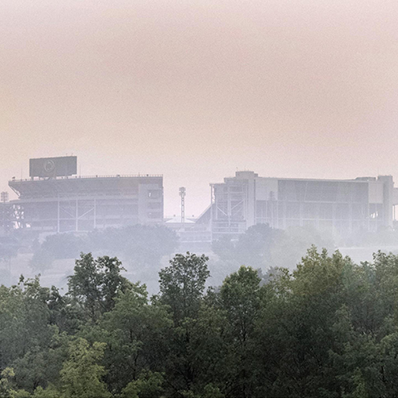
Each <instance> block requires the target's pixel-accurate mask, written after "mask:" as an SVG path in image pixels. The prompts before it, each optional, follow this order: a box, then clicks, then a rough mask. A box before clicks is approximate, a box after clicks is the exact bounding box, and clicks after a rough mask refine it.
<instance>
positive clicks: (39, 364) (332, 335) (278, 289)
mask: <svg viewBox="0 0 398 398" xmlns="http://www.w3.org/2000/svg"><path fill="white" fill-rule="evenodd" d="M263 232H264V231H263ZM252 233H253V234H254V235H256V234H257V233H259V231H258V230H253V231H252ZM254 240H255V239H254ZM253 245H254V246H253V247H255V245H256V244H255V243H253ZM258 258H259V257H257V259H258ZM207 260H208V259H207V257H205V256H204V255H202V256H196V255H194V254H190V253H187V254H186V255H182V254H178V255H176V256H175V257H174V259H173V260H171V261H170V265H169V266H168V267H166V268H165V269H163V270H162V271H161V272H160V274H159V278H160V293H159V295H158V296H153V297H152V298H149V297H148V292H147V290H146V286H145V285H142V284H139V283H131V282H129V281H127V280H126V279H125V278H124V277H123V276H121V272H122V270H123V268H122V266H121V263H120V261H119V260H118V259H117V258H110V257H106V256H104V257H100V258H97V259H94V258H93V256H92V255H91V254H82V255H81V258H80V259H79V260H77V262H76V267H75V273H74V275H73V276H71V277H70V280H69V288H70V290H69V292H68V294H67V295H62V294H61V293H60V292H59V291H58V290H57V289H56V288H54V287H53V288H51V289H48V288H44V287H42V286H41V285H40V283H39V280H38V278H36V279H31V280H26V281H25V280H24V279H23V278H21V280H20V283H19V284H18V285H17V286H12V287H8V288H7V287H5V286H0V369H1V370H2V373H1V376H0V397H4V398H28V397H29V398H50V397H51V398H78V397H79V398H101V397H105V398H108V397H109V398H110V397H114V398H149V397H151V398H181V397H186V398H199V397H200V398H249V397H250V398H263V397H289V398H303V397H306V398H307V397H308V398H318V397H319V398H371V397H383V398H395V397H396V396H397V391H398V381H397V380H398V379H397V377H396V375H397V374H398V312H397V308H398V307H397V304H398V256H395V255H393V254H384V253H381V252H379V253H376V254H375V255H374V259H373V261H372V262H369V263H362V264H359V265H358V264H354V263H353V262H352V261H351V260H350V259H349V258H347V257H343V256H342V255H341V254H340V253H339V252H335V253H333V254H331V255H329V254H328V253H327V251H326V250H322V251H318V250H317V249H316V248H315V247H311V248H310V249H309V250H308V252H307V254H306V255H305V256H303V258H302V259H301V261H300V262H299V263H298V265H297V267H296V269H294V270H289V269H286V268H271V269H270V270H269V271H268V272H267V274H265V275H263V274H262V273H261V272H259V271H258V270H255V269H253V268H251V267H250V266H241V267H240V268H239V269H238V270H237V271H236V272H233V273H232V274H230V275H229V276H228V277H226V278H225V280H224V282H223V284H222V285H221V286H220V287H218V288H211V289H208V291H207V293H205V285H206V281H207V278H208V277H209V271H208V269H207Z"/></svg>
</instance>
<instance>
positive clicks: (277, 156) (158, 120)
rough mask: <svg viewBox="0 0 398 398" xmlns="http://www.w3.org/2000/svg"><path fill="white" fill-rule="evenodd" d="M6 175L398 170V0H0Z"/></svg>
mask: <svg viewBox="0 0 398 398" xmlns="http://www.w3.org/2000/svg"><path fill="white" fill-rule="evenodd" d="M0 56H1V62H0V131H1V145H0V189H1V190H9V189H8V187H7V181H8V180H9V179H11V177H12V176H15V177H17V178H20V177H21V173H22V176H23V177H24V178H26V177H27V176H28V159H29V158H31V157H45V156H63V155H66V154H74V155H77V156H78V164H79V167H80V170H81V174H82V175H95V174H136V173H138V172H140V173H161V174H163V175H164V186H165V214H170V215H171V214H175V213H178V211H179V197H178V187H180V186H185V187H186V188H187V197H186V203H187V205H186V208H187V214H195V215H199V214H200V213H201V212H202V211H203V210H204V209H205V207H206V206H207V205H208V204H209V196H210V192H209V183H210V182H220V181H222V179H223V177H226V176H232V175H233V174H234V173H235V171H236V170H237V169H239V170H243V169H246V170H254V171H256V172H257V173H259V174H260V175H261V176H275V177H302V178H303V177H316V178H351V177H356V176H359V175H377V174H392V175H394V177H395V179H396V180H397V181H398V156H397V154H396V152H397V148H398V114H397V110H398V2H397V1H396V0H394V1H393V0H388V1H384V0H377V1H376V0H371V1H366V0H327V1H326V0H296V1H295V0H268V1H267V0H252V1H250V0H243V1H242V0H185V1H182V0H180V1H177V0H156V1H153V0H130V1H124V0H112V1H109V0H67V1H61V0H35V1H31V0H25V1H22V0H1V2H0Z"/></svg>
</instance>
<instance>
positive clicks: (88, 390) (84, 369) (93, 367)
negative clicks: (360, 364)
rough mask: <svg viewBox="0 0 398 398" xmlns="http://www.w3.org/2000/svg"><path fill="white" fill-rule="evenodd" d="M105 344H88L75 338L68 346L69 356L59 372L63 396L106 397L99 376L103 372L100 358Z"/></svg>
mask: <svg viewBox="0 0 398 398" xmlns="http://www.w3.org/2000/svg"><path fill="white" fill-rule="evenodd" d="M104 349H105V344H103V343H97V342H96V343H94V344H93V345H92V346H89V344H88V342H87V341H86V340H84V339H77V340H75V341H74V342H72V343H71V345H70V347H69V358H68V360H67V361H66V362H64V364H63V367H62V370H61V372H60V374H61V383H62V397H63V398H108V397H110V396H111V395H110V393H109V392H108V391H107V390H106V385H105V383H104V382H103V381H102V380H101V378H102V377H103V376H104V374H105V369H104V367H103V366H101V365H99V364H98V362H99V361H100V360H101V359H102V357H103V353H104Z"/></svg>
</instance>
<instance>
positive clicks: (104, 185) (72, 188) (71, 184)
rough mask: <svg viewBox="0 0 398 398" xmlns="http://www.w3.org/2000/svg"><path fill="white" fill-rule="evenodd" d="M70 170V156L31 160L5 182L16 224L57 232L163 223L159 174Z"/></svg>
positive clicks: (72, 158)
mask: <svg viewBox="0 0 398 398" xmlns="http://www.w3.org/2000/svg"><path fill="white" fill-rule="evenodd" d="M76 174H77V158H76V157H75V156H65V157H57V158H40V159H31V160H30V172H29V175H30V179H25V180H17V179H15V178H13V179H12V180H11V181H9V186H10V188H11V189H12V190H13V191H14V192H15V193H16V194H17V195H18V199H17V200H13V201H10V205H11V206H12V207H13V214H14V221H15V223H16V224H17V225H18V227H20V228H22V227H23V228H28V229H30V230H32V231H37V232H39V233H44V232H47V233H60V232H88V231H91V230H94V229H96V228H98V229H104V228H107V227H122V226H127V225H134V224H146V225H155V224H160V223H162V222H163V176H162V175H148V174H145V175H116V176H100V175H96V176H92V177H81V176H77V175H76Z"/></svg>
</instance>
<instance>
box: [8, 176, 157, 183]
mask: <svg viewBox="0 0 398 398" xmlns="http://www.w3.org/2000/svg"><path fill="white" fill-rule="evenodd" d="M146 177H157V178H159V177H163V174H116V175H92V176H68V177H67V176H65V177H49V178H46V177H43V178H42V177H33V178H24V179H16V178H13V179H12V180H10V182H13V181H17V182H20V181H47V180H56V181H59V180H75V179H95V178H146Z"/></svg>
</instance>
